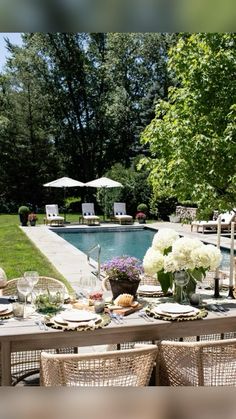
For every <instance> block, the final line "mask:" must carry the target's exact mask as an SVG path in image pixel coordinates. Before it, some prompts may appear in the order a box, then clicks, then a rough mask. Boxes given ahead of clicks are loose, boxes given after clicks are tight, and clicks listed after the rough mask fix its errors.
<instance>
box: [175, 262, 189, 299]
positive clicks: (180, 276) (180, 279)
mask: <svg viewBox="0 0 236 419" xmlns="http://www.w3.org/2000/svg"><path fill="white" fill-rule="evenodd" d="M189 280H190V275H189V273H188V272H186V271H184V270H182V271H176V272H175V273H174V281H175V286H176V299H177V300H178V302H179V303H180V304H184V303H185V302H187V300H186V294H185V293H184V290H183V289H184V287H185V286H186V285H187V284H188V282H189ZM178 288H179V289H180V295H179V294H178Z"/></svg>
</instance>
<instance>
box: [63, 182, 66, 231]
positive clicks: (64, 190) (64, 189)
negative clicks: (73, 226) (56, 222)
mask: <svg viewBox="0 0 236 419" xmlns="http://www.w3.org/2000/svg"><path fill="white" fill-rule="evenodd" d="M63 192H64V219H65V223H66V188H65V186H64V187H63Z"/></svg>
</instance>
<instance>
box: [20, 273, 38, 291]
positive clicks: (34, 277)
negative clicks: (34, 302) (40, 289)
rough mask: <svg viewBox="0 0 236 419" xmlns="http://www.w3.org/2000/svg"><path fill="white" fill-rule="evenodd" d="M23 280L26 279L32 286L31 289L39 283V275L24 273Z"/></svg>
mask: <svg viewBox="0 0 236 419" xmlns="http://www.w3.org/2000/svg"><path fill="white" fill-rule="evenodd" d="M24 278H26V279H27V280H28V281H29V283H30V284H31V285H32V288H34V286H35V285H36V284H37V283H38V282H39V274H38V272H36V271H26V272H25V273H24Z"/></svg>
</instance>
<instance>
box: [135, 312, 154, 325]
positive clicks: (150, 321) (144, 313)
mask: <svg viewBox="0 0 236 419" xmlns="http://www.w3.org/2000/svg"><path fill="white" fill-rule="evenodd" d="M138 315H139V317H142V318H143V319H144V320H146V321H147V322H149V323H152V322H154V320H153V319H152V318H151V317H149V316H148V315H147V313H146V312H145V311H143V310H141V311H139V312H138Z"/></svg>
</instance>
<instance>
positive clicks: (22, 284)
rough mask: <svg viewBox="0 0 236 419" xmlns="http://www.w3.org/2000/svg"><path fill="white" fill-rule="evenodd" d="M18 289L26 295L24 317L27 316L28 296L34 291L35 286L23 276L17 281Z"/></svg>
mask: <svg viewBox="0 0 236 419" xmlns="http://www.w3.org/2000/svg"><path fill="white" fill-rule="evenodd" d="M17 290H18V292H19V293H20V294H22V295H23V296H24V297H25V301H24V317H25V315H26V304H27V296H28V295H29V294H30V293H31V292H32V290H33V286H32V284H31V283H30V281H29V280H28V279H27V278H25V277H23V278H19V279H18V281H17Z"/></svg>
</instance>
